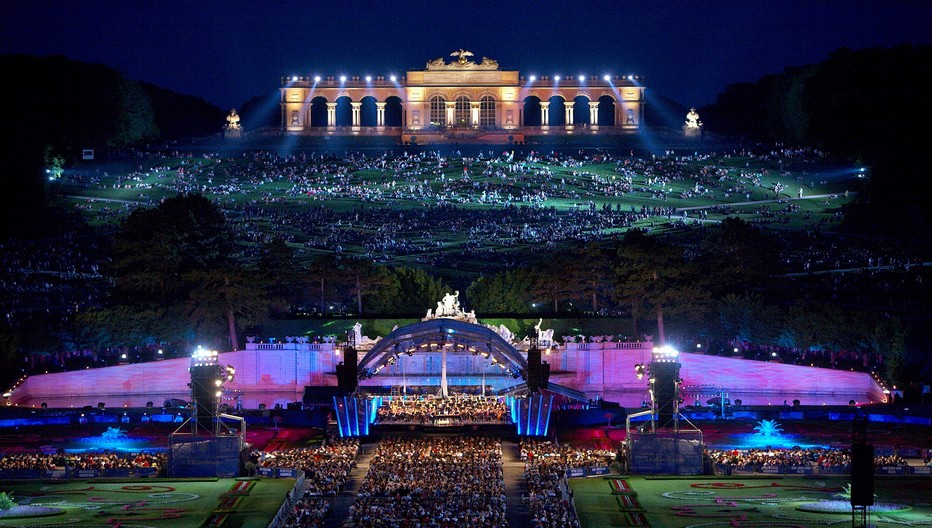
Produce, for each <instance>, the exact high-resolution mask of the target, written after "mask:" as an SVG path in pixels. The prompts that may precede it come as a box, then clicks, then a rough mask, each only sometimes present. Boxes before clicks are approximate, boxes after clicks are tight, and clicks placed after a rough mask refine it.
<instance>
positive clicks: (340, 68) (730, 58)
mask: <svg viewBox="0 0 932 528" xmlns="http://www.w3.org/2000/svg"><path fill="white" fill-rule="evenodd" d="M0 39H2V40H0V52H2V53H25V54H30V55H38V56H45V55H55V54H59V55H64V56H66V57H69V58H72V59H76V60H81V61H88V62H100V63H103V64H106V65H109V66H113V67H115V68H117V69H119V70H120V71H122V72H123V73H124V74H126V75H127V76H128V77H129V78H132V79H138V80H144V81H148V82H151V83H154V84H157V85H159V86H164V87H166V88H170V89H173V90H176V91H179V92H182V93H186V94H191V95H196V96H200V97H203V98H205V99H207V100H208V101H210V102H212V103H216V104H218V105H220V106H221V107H224V108H229V107H232V106H239V105H241V104H242V102H243V101H245V100H247V99H249V98H251V97H252V96H255V95H260V94H264V93H270V92H275V91H276V90H277V88H278V87H279V80H280V77H281V76H282V75H291V74H297V75H301V74H304V75H309V74H321V75H324V76H326V75H340V74H344V73H345V74H347V75H360V76H364V75H367V74H371V75H389V74H391V73H400V72H403V71H404V70H406V69H418V68H423V67H424V64H425V62H426V61H427V60H428V59H432V58H436V57H440V56H444V57H446V58H447V59H448V60H449V54H450V52H452V51H454V50H456V49H459V48H465V49H467V50H471V51H473V52H474V53H475V54H476V57H477V58H481V57H482V56H488V57H490V58H492V59H497V60H498V61H499V63H500V64H501V66H502V67H503V68H505V69H517V70H520V71H521V72H522V73H523V74H525V75H530V74H532V73H536V74H539V75H548V74H549V75H557V74H563V75H569V74H573V75H578V74H580V73H584V74H587V75H593V74H599V75H601V74H604V73H611V74H615V75H617V74H628V73H638V74H641V75H644V76H645V79H646V81H645V85H646V86H647V87H648V89H649V90H652V91H653V92H654V93H655V94H659V95H663V96H667V97H672V98H673V99H675V100H677V101H678V102H680V103H682V104H685V105H687V106H688V105H696V106H698V105H702V104H706V103H711V102H714V100H715V96H716V95H717V94H718V93H720V92H721V91H722V90H723V89H724V88H725V87H726V86H727V85H728V84H731V83H735V82H743V81H753V80H756V79H757V78H759V77H760V76H761V75H764V74H768V73H779V72H781V71H783V69H784V67H786V66H799V65H804V64H810V63H814V62H818V61H821V60H823V59H825V58H826V57H827V56H828V54H829V53H830V52H831V51H833V50H835V49H838V48H841V47H848V48H851V49H863V48H869V47H877V46H882V47H889V46H893V45H896V44H902V43H910V44H930V43H932V0H907V1H904V0H877V1H857V0H785V1H774V0H717V1H704V0H695V1H681V2H671V1H648V0H611V1H589V2H578V1H573V0H564V1H562V2H551V1H543V0H542V1H527V2H525V1H509V0H497V1H484V0H483V1H475V2H470V1H461V2H451V1H449V0H431V1H391V0H383V1H381V2H360V1H350V0H345V1H338V2H334V1H313V0H305V1H285V0H282V1H277V0H276V1H273V0H252V1H203V0H184V1H173V0H168V1H166V0H158V1H155V0H153V1H134V0H130V1H127V0H120V1H94V0H69V1H41V0H22V1H20V0H2V2H0ZM5 75H7V72H4V76H5Z"/></svg>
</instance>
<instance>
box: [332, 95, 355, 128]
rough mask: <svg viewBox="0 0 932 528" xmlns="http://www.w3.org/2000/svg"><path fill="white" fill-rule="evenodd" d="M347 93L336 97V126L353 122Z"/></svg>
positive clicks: (351, 106) (348, 124) (351, 107)
mask: <svg viewBox="0 0 932 528" xmlns="http://www.w3.org/2000/svg"><path fill="white" fill-rule="evenodd" d="M351 102H352V100H351V99H350V98H349V96H348V95H341V96H340V97H337V100H336V103H337V117H336V123H335V124H336V126H350V125H352V124H353V105H352V104H350V103H351Z"/></svg>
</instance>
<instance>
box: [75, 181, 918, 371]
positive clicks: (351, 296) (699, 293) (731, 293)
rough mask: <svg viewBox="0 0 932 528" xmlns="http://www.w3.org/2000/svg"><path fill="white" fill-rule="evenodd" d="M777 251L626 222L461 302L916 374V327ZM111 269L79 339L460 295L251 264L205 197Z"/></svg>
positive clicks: (369, 274) (133, 223)
mask: <svg viewBox="0 0 932 528" xmlns="http://www.w3.org/2000/svg"><path fill="white" fill-rule="evenodd" d="M778 253H779V251H778V244H777V243H776V239H775V238H774V236H773V235H771V234H769V233H766V232H763V231H761V230H760V229H758V228H756V227H754V226H752V225H750V224H748V223H746V222H744V221H743V220H740V219H736V218H728V219H726V220H725V221H724V222H722V224H721V225H720V226H718V227H715V228H709V229H708V230H707V231H705V234H704V235H703V236H702V237H701V238H700V239H699V240H694V241H692V242H691V243H687V244H683V243H682V241H673V240H667V239H663V238H660V237H655V236H648V235H646V234H644V233H642V232H641V231H638V230H632V231H631V232H629V233H628V234H627V235H626V236H625V237H623V238H622V239H619V240H617V241H613V242H610V243H602V244H599V243H590V244H588V245H586V246H584V247H580V248H577V249H575V250H571V251H567V252H564V253H558V254H553V255H547V257H546V258H544V259H541V260H539V261H537V262H532V263H529V264H528V265H527V266H523V267H517V268H514V269H509V270H505V271H502V272H499V273H495V274H490V275H487V276H482V277H479V278H478V279H476V280H474V281H472V282H471V283H470V284H468V286H467V287H466V288H465V292H464V293H465V295H464V296H463V298H462V300H463V304H464V306H466V307H467V308H468V309H470V310H475V311H476V312H477V313H478V314H479V315H480V317H491V316H495V315H500V314H524V315H527V314H529V313H536V314H539V315H540V316H542V317H548V318H553V317H595V316H609V315H610V316H615V317H619V316H620V317H626V318H630V321H631V325H632V327H631V330H632V334H633V335H635V336H639V335H643V334H651V335H653V336H654V340H655V342H660V343H666V342H672V343H685V342H690V343H691V342H693V341H700V342H705V343H706V344H707V345H710V344H711V345H713V346H714V345H715V344H716V343H717V344H718V346H719V347H722V346H724V343H728V342H731V343H735V342H747V343H755V344H770V345H778V346H782V347H787V348H797V349H800V350H802V351H803V353H804V354H805V352H806V351H808V350H818V349H825V350H846V351H857V352H858V353H863V354H867V355H869V356H871V357H875V358H882V360H883V363H884V364H885V365H886V366H887V368H888V369H889V373H890V374H891V375H896V376H903V377H908V376H907V372H906V369H907V366H908V365H909V364H910V361H912V360H913V359H910V357H909V351H908V347H907V342H908V340H909V337H910V335H909V332H910V324H909V322H908V321H904V320H903V319H902V318H901V317H900V316H899V314H896V313H893V312H881V313H878V312H877V311H874V310H871V309H869V308H866V307H863V306H861V307H843V306H841V305H839V304H838V303H835V302H832V301H831V300H829V299H823V298H820V297H819V295H815V294H814V295H809V296H807V295H805V294H803V293H801V292H796V293H793V292H789V293H788V291H787V288H778V287H772V286H768V285H771V284H775V283H776V282H778V281H779V279H775V277H779V276H780V275H781V273H782V272H783V271H784V270H783V269H782V266H781V265H780V259H779V254H778ZM109 273H110V274H111V275H112V279H113V288H112V291H111V294H110V296H109V300H108V304H107V305H106V306H103V307H98V308H93V309H87V310H84V311H82V312H80V313H78V314H77V316H76V318H75V321H74V325H73V331H72V332H71V335H70V340H73V342H74V344H75V345H76V346H79V347H113V346H126V345H134V344H142V343H153V342H154V343H162V342H165V343H175V344H177V345H178V346H179V347H180V348H181V349H186V348H189V347H191V346H193V345H194V344H195V343H200V344H203V343H210V344H212V345H213V346H215V347H217V348H220V349H234V350H235V349H239V348H241V343H242V338H243V337H244V335H246V334H248V333H255V332H257V331H258V330H261V325H262V324H263V323H266V322H268V321H270V320H271V319H273V318H293V317H295V314H296V313H310V314H313V315H314V316H317V317H338V316H341V315H342V316H353V317H363V316H365V317H380V316H386V315H391V316H395V317H398V316H407V317H412V316H413V317H422V316H423V314H424V313H425V312H426V311H427V309H429V308H432V307H433V306H434V304H435V303H436V302H437V300H439V299H440V298H441V297H442V296H443V295H444V294H445V293H450V292H452V291H453V288H452V287H451V286H450V285H449V284H447V283H446V282H445V281H444V280H442V279H441V278H439V277H437V276H435V275H433V274H431V273H429V272H428V271H427V270H424V269H420V268H410V267H403V266H383V265H375V264H373V263H371V262H369V261H365V260H357V259H351V258H339V257H338V256H336V255H333V254H321V255H320V256H318V257H316V258H314V259H313V260H312V261H311V262H310V263H309V264H307V265H302V264H301V263H300V262H299V261H298V259H297V258H296V255H295V251H294V248H293V247H291V246H289V245H288V244H286V243H285V242H284V241H282V240H281V239H273V240H270V241H269V242H267V243H266V244H264V245H263V246H262V248H261V250H260V252H259V254H258V255H257V256H256V257H255V258H249V257H247V256H246V255H244V253H243V251H242V248H239V247H238V246H237V245H236V243H235V242H234V236H233V233H232V232H231V230H230V227H229V224H228V223H227V221H226V218H225V217H224V214H223V212H222V211H221V210H220V209H219V207H217V206H216V205H215V204H214V203H212V202H211V201H210V200H208V199H206V198H204V197H203V196H201V195H198V194H190V195H179V196H176V197H173V198H169V199H166V200H164V201H163V202H162V203H161V204H160V205H159V206H158V207H155V208H152V209H138V210H136V211H134V212H133V213H132V214H130V215H129V216H128V217H127V218H126V219H125V220H124V221H123V223H122V224H121V226H120V228H119V230H118V231H117V233H116V234H115V236H114V237H113V244H112V264H111V267H110V269H109ZM797 287H798V285H797ZM257 329H258V330H257ZM619 333H620V332H619ZM914 359H915V358H914Z"/></svg>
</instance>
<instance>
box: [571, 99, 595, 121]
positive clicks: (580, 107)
mask: <svg viewBox="0 0 932 528" xmlns="http://www.w3.org/2000/svg"><path fill="white" fill-rule="evenodd" d="M590 100H591V99H590V98H589V95H588V94H585V93H579V94H578V95H576V97H574V98H573V123H574V124H576V125H591V124H592V116H591V115H589V101H590Z"/></svg>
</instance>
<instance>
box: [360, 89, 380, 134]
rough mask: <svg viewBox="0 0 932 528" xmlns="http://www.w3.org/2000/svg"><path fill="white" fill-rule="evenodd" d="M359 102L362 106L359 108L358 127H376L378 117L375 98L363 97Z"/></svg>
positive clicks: (370, 96) (371, 96)
mask: <svg viewBox="0 0 932 528" xmlns="http://www.w3.org/2000/svg"><path fill="white" fill-rule="evenodd" d="M360 102H361V103H362V106H360V107H359V126H364V127H374V126H376V125H377V124H378V116H377V115H376V106H375V96H373V95H366V96H363V98H362V99H360Z"/></svg>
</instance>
